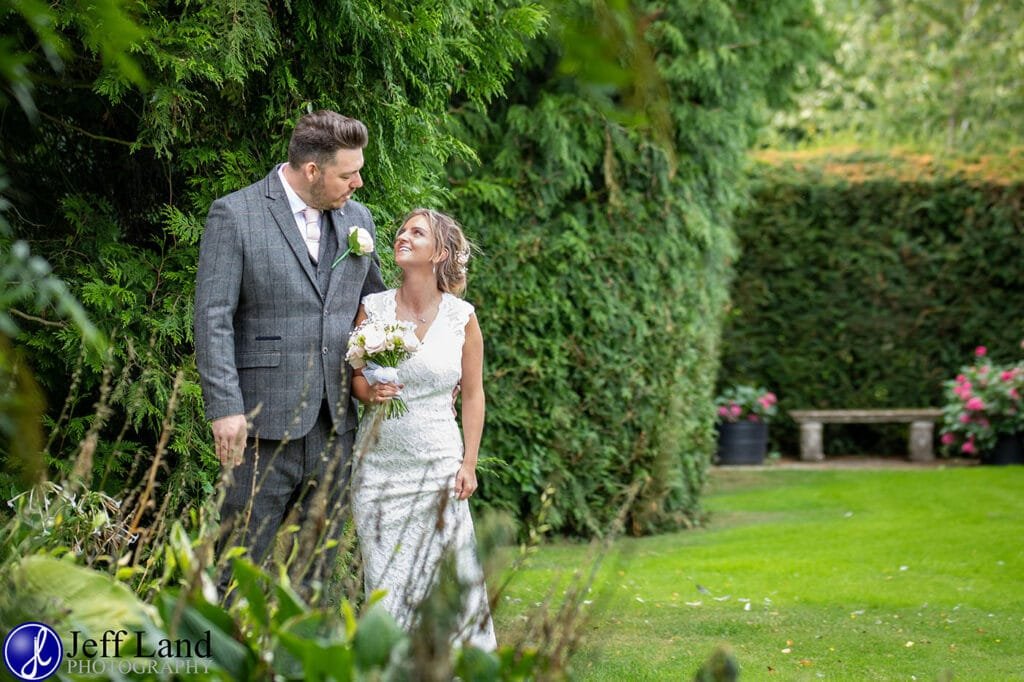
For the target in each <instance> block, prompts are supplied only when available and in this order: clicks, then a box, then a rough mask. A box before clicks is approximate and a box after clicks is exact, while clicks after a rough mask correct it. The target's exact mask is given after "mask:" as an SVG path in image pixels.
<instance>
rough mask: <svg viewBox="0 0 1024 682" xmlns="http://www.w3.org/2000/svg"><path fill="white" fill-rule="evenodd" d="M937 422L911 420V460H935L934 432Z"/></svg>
mask: <svg viewBox="0 0 1024 682" xmlns="http://www.w3.org/2000/svg"><path fill="white" fill-rule="evenodd" d="M934 432H935V424H933V423H932V422H911V423H910V442H909V444H908V454H909V455H910V461H911V462H932V461H935V450H934V448H933V447H932V434H933V433H934Z"/></svg>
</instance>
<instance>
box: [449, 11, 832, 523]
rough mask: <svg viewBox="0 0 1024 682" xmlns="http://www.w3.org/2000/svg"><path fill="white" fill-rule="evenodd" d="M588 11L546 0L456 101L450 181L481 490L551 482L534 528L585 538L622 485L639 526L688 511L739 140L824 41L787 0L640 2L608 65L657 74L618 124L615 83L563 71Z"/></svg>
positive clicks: (707, 435)
mask: <svg viewBox="0 0 1024 682" xmlns="http://www.w3.org/2000/svg"><path fill="white" fill-rule="evenodd" d="M741 5H742V8H740V6H741ZM595 6H596V7H598V8H599V7H600V3H591V2H567V3H561V5H560V10H559V12H558V13H557V14H556V15H555V17H554V23H555V31H554V33H553V34H551V35H549V36H546V37H545V38H544V39H541V40H538V41H536V43H535V44H534V46H533V47H532V49H531V53H530V62H529V69H528V70H527V71H526V72H524V73H522V74H520V75H519V77H518V78H517V79H515V80H514V81H513V83H512V84H511V85H510V87H509V88H508V93H509V94H508V98H507V99H504V100H499V101H496V102H495V103H494V104H493V105H491V106H490V107H489V108H487V109H486V110H481V111H479V112H478V113H477V114H476V115H473V114H471V113H467V115H466V117H465V118H464V119H463V120H464V123H465V126H466V130H465V135H466V138H465V139H467V140H473V141H474V146H475V147H476V148H477V149H478V150H479V155H480V158H481V160H482V162H483V163H482V164H481V166H480V167H469V166H465V165H455V166H454V167H453V168H452V171H451V173H452V178H453V179H452V184H453V187H454V189H455V198H456V200H457V209H456V212H457V214H458V215H459V217H460V218H461V219H462V220H463V221H464V222H465V224H466V226H467V228H468V229H469V231H470V233H471V234H473V235H474V236H475V237H476V238H477V239H478V241H479V242H480V244H481V246H482V247H483V249H484V258H482V259H481V261H480V263H479V269H478V270H477V271H476V273H477V274H476V275H474V276H473V278H472V280H471V282H470V286H469V293H468V295H469V297H470V299H472V300H473V301H475V302H477V303H478V304H479V309H480V311H481V325H482V327H483V331H484V333H485V338H486V339H487V340H488V352H487V358H488V368H489V370H488V373H487V380H488V422H487V433H486V435H485V443H484V450H485V454H490V455H492V456H494V457H496V458H497V459H499V460H501V461H502V462H504V463H505V466H504V467H500V468H496V470H497V472H498V473H500V474H501V475H500V476H485V477H484V483H483V492H484V495H485V496H486V499H488V500H491V501H492V502H493V503H495V504H497V505H499V506H502V507H506V508H511V509H515V510H517V511H519V512H520V513H521V514H522V515H523V516H526V517H530V516H531V515H533V514H535V513H537V511H538V509H539V507H540V504H541V494H540V493H541V490H542V487H543V486H546V485H549V484H550V485H552V486H553V488H554V490H555V496H554V498H553V499H554V500H555V501H554V505H553V507H552V509H551V510H550V511H549V513H548V522H549V523H550V524H551V525H552V526H553V527H554V528H556V529H558V530H560V531H563V532H567V533H574V534H584V535H587V534H592V533H595V532H600V531H601V529H603V528H605V527H607V525H608V524H609V522H610V521H611V520H612V519H613V518H614V515H615V514H616V513H617V510H618V507H619V503H620V501H621V500H622V499H623V492H624V490H625V489H626V487H627V486H629V485H631V484H635V485H637V486H639V495H638V496H637V498H636V500H635V501H634V502H633V504H632V505H631V507H630V508H629V510H628V511H629V515H628V519H627V521H628V526H627V527H628V529H629V530H630V531H631V532H634V533H643V532H650V531H653V530H657V529H664V528H678V527H680V525H683V524H687V523H691V522H693V521H694V520H696V519H698V518H699V505H698V498H699V494H700V491H701V487H702V484H703V482H704V476H705V471H706V467H707V464H708V461H709V456H710V453H711V452H712V451H713V450H714V432H713V429H712V426H713V422H714V417H713V406H712V391H713V388H714V378H715V374H716V371H717V364H718V347H719V335H720V328H721V315H722V311H723V309H724V305H725V301H726V288H727V284H728V277H729V268H728V263H729V261H730V260H731V255H732V253H733V243H732V234H731V221H732V216H733V210H734V208H735V207H736V205H737V204H738V202H739V201H740V199H741V197H742V196H743V193H742V169H743V166H744V163H745V156H746V151H745V150H746V149H747V146H748V144H749V142H750V140H751V139H752V138H753V136H754V134H755V132H756V130H757V127H758V124H759V116H758V114H759V113H760V112H761V111H763V109H762V107H763V106H764V103H765V102H766V101H767V102H768V103H769V104H773V103H777V102H778V101H779V99H778V98H780V97H781V96H782V95H783V94H784V93H785V92H787V91H788V89H789V86H790V84H791V80H792V78H793V76H794V73H795V71H796V70H797V68H798V67H799V66H801V65H805V64H806V63H807V62H809V61H811V60H813V59H814V58H815V56H816V55H817V54H820V45H819V41H820V33H819V32H818V30H817V21H816V18H815V15H814V11H813V6H812V5H811V4H810V3H806V2H803V1H802V0H795V1H785V2H774V3H764V4H759V5H758V6H757V7H756V8H751V7H750V3H733V2H721V1H714V2H700V3H691V2H668V3H635V5H634V7H635V10H634V11H635V15H634V19H633V20H634V21H635V25H629V26H630V30H627V31H626V32H625V35H622V36H620V37H619V38H618V39H616V40H614V41H613V42H615V43H616V44H618V45H625V46H627V47H623V48H619V49H620V50H621V57H619V58H618V60H621V61H620V62H619V63H629V61H628V59H629V58H630V57H632V58H633V59H635V60H636V64H635V66H634V68H633V69H632V71H631V73H630V76H631V77H632V78H641V79H642V78H643V74H644V72H645V70H644V66H645V65H646V66H649V67H650V68H651V69H653V71H654V73H656V74H657V78H655V79H651V76H649V75H648V76H647V78H648V79H649V80H648V82H638V83H633V86H634V87H636V88H637V89H642V88H645V87H646V88H651V89H652V90H653V91H654V95H653V96H651V97H650V99H649V104H650V108H649V109H647V110H646V111H645V113H646V114H647V115H648V118H647V120H646V122H645V123H642V124H641V125H626V124H623V122H621V121H620V120H617V119H616V117H615V116H614V112H609V109H608V107H607V106H606V99H605V97H606V95H607V94H608V92H609V91H611V92H612V93H617V92H621V91H617V90H615V89H611V88H610V87H609V86H607V85H606V86H604V87H603V88H595V87H594V84H593V83H592V82H587V81H585V80H582V79H580V78H574V77H571V73H567V69H572V68H576V69H580V68H590V69H592V70H593V69H594V68H595V61H596V60H595V59H594V57H593V55H590V54H587V53H586V52H585V51H586V50H592V49H593V43H594V40H595V39H600V35H601V30H600V27H601V26H602V17H601V12H600V11H599V9H595ZM573 27H586V28H585V32H586V35H584V36H574V35H573ZM605 28H606V29H607V28H608V27H607V26H606V27H605ZM630 41H633V42H632V43H631V42H630ZM630 45H632V52H630V49H629V47H628V46H630ZM588 46H589V47H588ZM584 64H586V65H588V66H586V67H584V66H582V65H584ZM658 107H664V110H663V111H662V110H659V109H658ZM660 114H664V116H665V120H666V126H665V127H664V128H659V127H658V121H659V115H660Z"/></svg>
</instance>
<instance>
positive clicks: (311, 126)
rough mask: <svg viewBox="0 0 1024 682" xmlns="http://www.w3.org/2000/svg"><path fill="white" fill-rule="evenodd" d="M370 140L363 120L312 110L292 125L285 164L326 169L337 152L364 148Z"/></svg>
mask: <svg viewBox="0 0 1024 682" xmlns="http://www.w3.org/2000/svg"><path fill="white" fill-rule="evenodd" d="M369 137H370V135H369V132H367V130H366V125H365V124H364V123H363V122H362V121H359V120H356V119H354V118H349V117H348V116H342V115H341V114H339V113H338V112H336V111H329V110H327V109H321V110H320V111H314V112H313V113H311V114H306V115H305V116H303V117H302V118H300V119H299V121H298V123H296V124H295V130H293V131H292V139H291V141H290V142H289V143H288V163H290V164H291V166H292V168H295V169H298V167H299V166H301V165H302V164H304V163H306V162H307V161H315V162H316V163H317V164H318V165H320V166H325V165H327V164H328V163H330V162H331V161H333V160H334V155H335V153H337V151H338V150H339V149H363V148H364V147H366V143H367V142H368V141H369Z"/></svg>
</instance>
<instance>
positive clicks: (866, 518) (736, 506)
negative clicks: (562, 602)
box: [495, 467, 1024, 681]
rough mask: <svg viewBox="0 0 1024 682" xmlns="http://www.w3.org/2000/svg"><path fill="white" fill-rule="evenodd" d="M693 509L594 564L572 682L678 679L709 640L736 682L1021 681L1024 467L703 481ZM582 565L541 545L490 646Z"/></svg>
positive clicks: (751, 475)
mask: <svg viewBox="0 0 1024 682" xmlns="http://www.w3.org/2000/svg"><path fill="white" fill-rule="evenodd" d="M705 506H706V508H707V509H708V511H709V512H710V518H709V522H708V525H707V527H706V528H702V529H699V530H692V531H686V532H679V533H672V534H668V535H661V536H658V537H649V538H639V539H638V538H622V539H619V540H617V541H616V542H615V543H614V545H613V548H612V550H611V551H610V552H609V553H608V554H606V555H605V556H604V557H603V559H602V563H601V566H600V570H599V571H598V574H597V579H596V581H595V583H594V586H593V590H592V592H591V594H590V595H589V600H590V601H591V602H592V603H591V604H589V605H588V606H586V607H585V609H586V621H585V623H584V625H583V626H582V634H583V644H582V647H581V649H580V651H579V653H577V654H576V656H575V657H574V658H573V674H574V677H576V678H577V679H581V680H676V679H692V677H693V675H694V673H695V671H696V670H697V669H698V668H699V666H700V664H701V662H702V661H703V660H704V659H705V658H706V657H707V656H708V655H709V654H710V653H711V652H712V651H713V650H714V649H715V647H716V646H718V645H719V644H723V643H724V644H727V645H728V646H729V647H730V648H731V649H732V651H733V653H734V655H735V657H736V659H737V661H738V662H739V664H740V667H741V679H744V680H760V679H765V680H821V679H825V680H936V679H955V680H969V681H974V680H1013V679H1019V680H1024V467H962V468H948V469H921V470H905V469H904V470H873V471H865V470H814V471H808V470H792V469H790V470H786V469H767V470H736V469H732V470H715V471H713V472H712V475H711V483H710V486H709V490H708V495H707V497H706V498H705ZM591 557H592V551H591V550H590V549H589V548H588V546H587V545H581V544H571V543H567V542H559V543H555V544H551V545H547V546H544V547H542V548H541V549H540V550H539V552H538V553H537V554H536V555H535V556H534V557H533V558H532V559H530V561H529V563H528V565H527V567H526V568H525V569H523V570H521V571H519V572H518V573H517V574H516V575H515V577H514V578H513V580H512V582H511V584H510V587H509V589H508V591H507V592H506V594H505V595H504V597H503V598H502V600H501V604H500V606H499V609H498V611H497V613H496V614H495V619H496V624H497V627H498V635H499V640H501V639H502V638H504V639H505V640H506V641H509V640H514V639H515V638H516V636H517V635H518V634H519V633H521V632H522V629H523V627H524V626H523V623H524V622H525V619H526V617H527V615H528V614H529V613H530V612H531V611H532V610H534V609H536V603H537V602H541V601H543V600H544V599H545V596H546V595H547V594H548V593H549V592H550V591H551V589H552V585H564V584H565V583H566V581H567V580H569V579H570V578H571V576H572V574H573V572H574V571H575V570H577V569H580V568H583V569H584V570H585V569H586V568H587V566H588V564H589V562H590V561H591ZM555 592H556V595H560V594H561V588H560V587H559V588H556V590H555Z"/></svg>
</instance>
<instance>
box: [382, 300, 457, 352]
mask: <svg viewBox="0 0 1024 682" xmlns="http://www.w3.org/2000/svg"><path fill="white" fill-rule="evenodd" d="M445 296H446V294H445V292H443V291H442V292H441V300H440V301H438V302H437V313H436V314H435V315H434V319H433V320H431V321H430V324H429V325H427V331H425V332H423V336H422V337H421V336H420V335H419V334H417V333H416V329H415V328H414V329H413V330H412V333H413V334H416V338H417V339H419V341H420V345H423V344H424V343H426V341H427V337H428V336H430V331H431V330H432V329H433V328H434V323H436V322H437V318H439V317H441V308H442V307H444V299H445ZM391 317H393V318H395V322H409V324H413V325H416V323H415V322H413V321H412V320H399V319H398V289H395V290H394V294H392V296H391ZM416 326H417V327H418V326H419V325H416Z"/></svg>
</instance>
